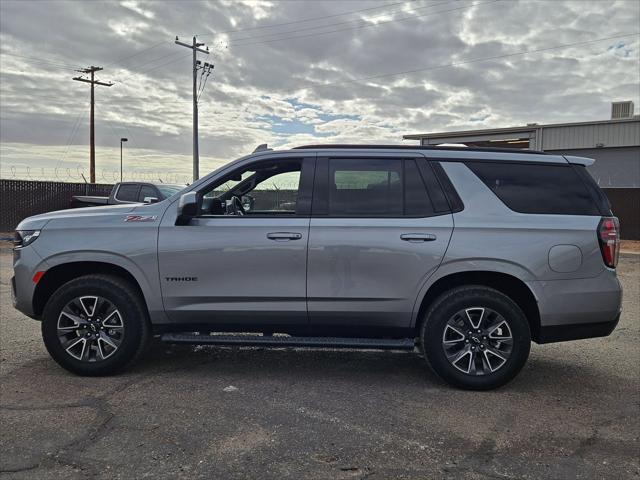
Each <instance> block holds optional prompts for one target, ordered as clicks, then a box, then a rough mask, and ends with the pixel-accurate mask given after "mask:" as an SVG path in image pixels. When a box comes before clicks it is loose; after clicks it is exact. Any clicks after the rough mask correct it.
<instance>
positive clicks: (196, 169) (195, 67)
mask: <svg viewBox="0 0 640 480" xmlns="http://www.w3.org/2000/svg"><path fill="white" fill-rule="evenodd" d="M176 45H180V46H182V47H187V48H190V49H191V50H193V181H194V182H195V181H196V180H197V179H198V178H200V171H199V170H200V155H199V152H198V92H197V83H198V82H197V73H198V58H197V53H198V52H200V53H204V54H207V55H209V47H207V49H206V50H203V49H202V48H200V47H202V46H203V45H204V43H198V41H197V39H196V37H195V35H194V37H193V43H192V44H188V43H184V42H181V41H180V40H179V39H178V37H177V36H176Z"/></svg>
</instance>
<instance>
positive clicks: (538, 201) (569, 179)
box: [467, 162, 600, 215]
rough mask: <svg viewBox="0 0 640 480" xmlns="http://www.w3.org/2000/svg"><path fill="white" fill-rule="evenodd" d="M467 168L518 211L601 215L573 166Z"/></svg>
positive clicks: (497, 164)
mask: <svg viewBox="0 0 640 480" xmlns="http://www.w3.org/2000/svg"><path fill="white" fill-rule="evenodd" d="M467 166H468V167H469V168H470V169H471V170H472V171H473V172H474V173H475V174H476V175H477V176H478V177H479V178H480V179H481V180H482V181H483V182H484V184H485V185H487V187H489V188H490V189H491V190H492V191H493V193H495V194H496V195H497V196H498V198H499V199H500V200H502V202H503V203H504V204H505V205H506V206H507V207H509V208H510V209H511V210H514V211H516V212H520V213H541V214H558V215H600V211H599V209H598V206H597V204H596V202H595V201H594V200H593V197H592V196H591V193H590V192H589V190H588V189H587V187H586V185H585V183H584V182H583V180H582V179H581V178H580V176H579V175H578V174H577V173H576V172H575V171H574V169H573V168H572V167H571V166H570V165H540V164H525V163H503V162H468V163H467Z"/></svg>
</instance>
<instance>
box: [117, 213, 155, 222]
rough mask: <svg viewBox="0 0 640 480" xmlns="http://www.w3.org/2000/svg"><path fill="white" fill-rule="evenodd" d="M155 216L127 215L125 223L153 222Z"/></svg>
mask: <svg viewBox="0 0 640 480" xmlns="http://www.w3.org/2000/svg"><path fill="white" fill-rule="evenodd" d="M157 218H158V216H157V215H127V218H125V219H124V221H125V222H155V221H156V219H157Z"/></svg>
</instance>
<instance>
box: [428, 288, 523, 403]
mask: <svg viewBox="0 0 640 480" xmlns="http://www.w3.org/2000/svg"><path fill="white" fill-rule="evenodd" d="M420 340H421V345H422V348H423V353H424V355H425V358H426V359H427V361H428V362H429V364H430V365H431V367H432V369H433V370H434V371H435V373H436V374H437V375H438V376H440V377H441V378H442V379H443V380H445V381H446V382H448V383H450V384H451V385H454V386H456V387H460V388H465V389H469V390H489V389H492V388H497V387H500V386H502V385H504V384H505V383H507V382H509V381H510V380H512V379H513V378H514V377H515V376H516V375H517V374H518V372H519V371H520V370H521V369H522V367H523V366H524V364H525V363H526V361H527V358H528V356H529V350H530V348H531V333H530V331H529V323H528V322H527V318H526V316H525V315H524V313H523V312H522V310H521V309H520V307H518V305H517V304H516V303H515V302H514V301H513V300H511V299H510V298H509V297H507V296H506V295H504V294H503V293H501V292H499V291H497V290H494V289H492V288H489V287H484V286H474V285H470V286H463V287H457V288H454V289H452V290H450V291H449V292H445V293H444V294H442V295H441V296H440V297H439V298H438V299H436V300H435V301H434V302H433V304H432V305H431V307H430V308H429V309H428V310H427V313H426V316H425V319H424V322H423V323H422V328H421V330H420Z"/></svg>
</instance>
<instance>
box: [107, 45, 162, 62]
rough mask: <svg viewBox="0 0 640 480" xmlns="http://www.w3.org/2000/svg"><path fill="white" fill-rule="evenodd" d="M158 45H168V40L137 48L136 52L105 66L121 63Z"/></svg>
mask: <svg viewBox="0 0 640 480" xmlns="http://www.w3.org/2000/svg"><path fill="white" fill-rule="evenodd" d="M160 45H169V42H167V41H165V40H163V41H162V42H158V43H154V44H153V45H151V46H149V47H147V48H143V49H142V50H139V51H138V52H136V53H134V54H133V55H128V56H126V57H122V58H119V59H118V60H114V61H113V62H111V63H108V64H107V65H105V66H106V67H109V66H111V65H116V64H120V63H122V62H124V61H126V60H129V59H131V58H133V57H137V56H138V55H141V54H142V53H144V52H148V51H149V50H152V49H154V48H156V47H159V46H160Z"/></svg>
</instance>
